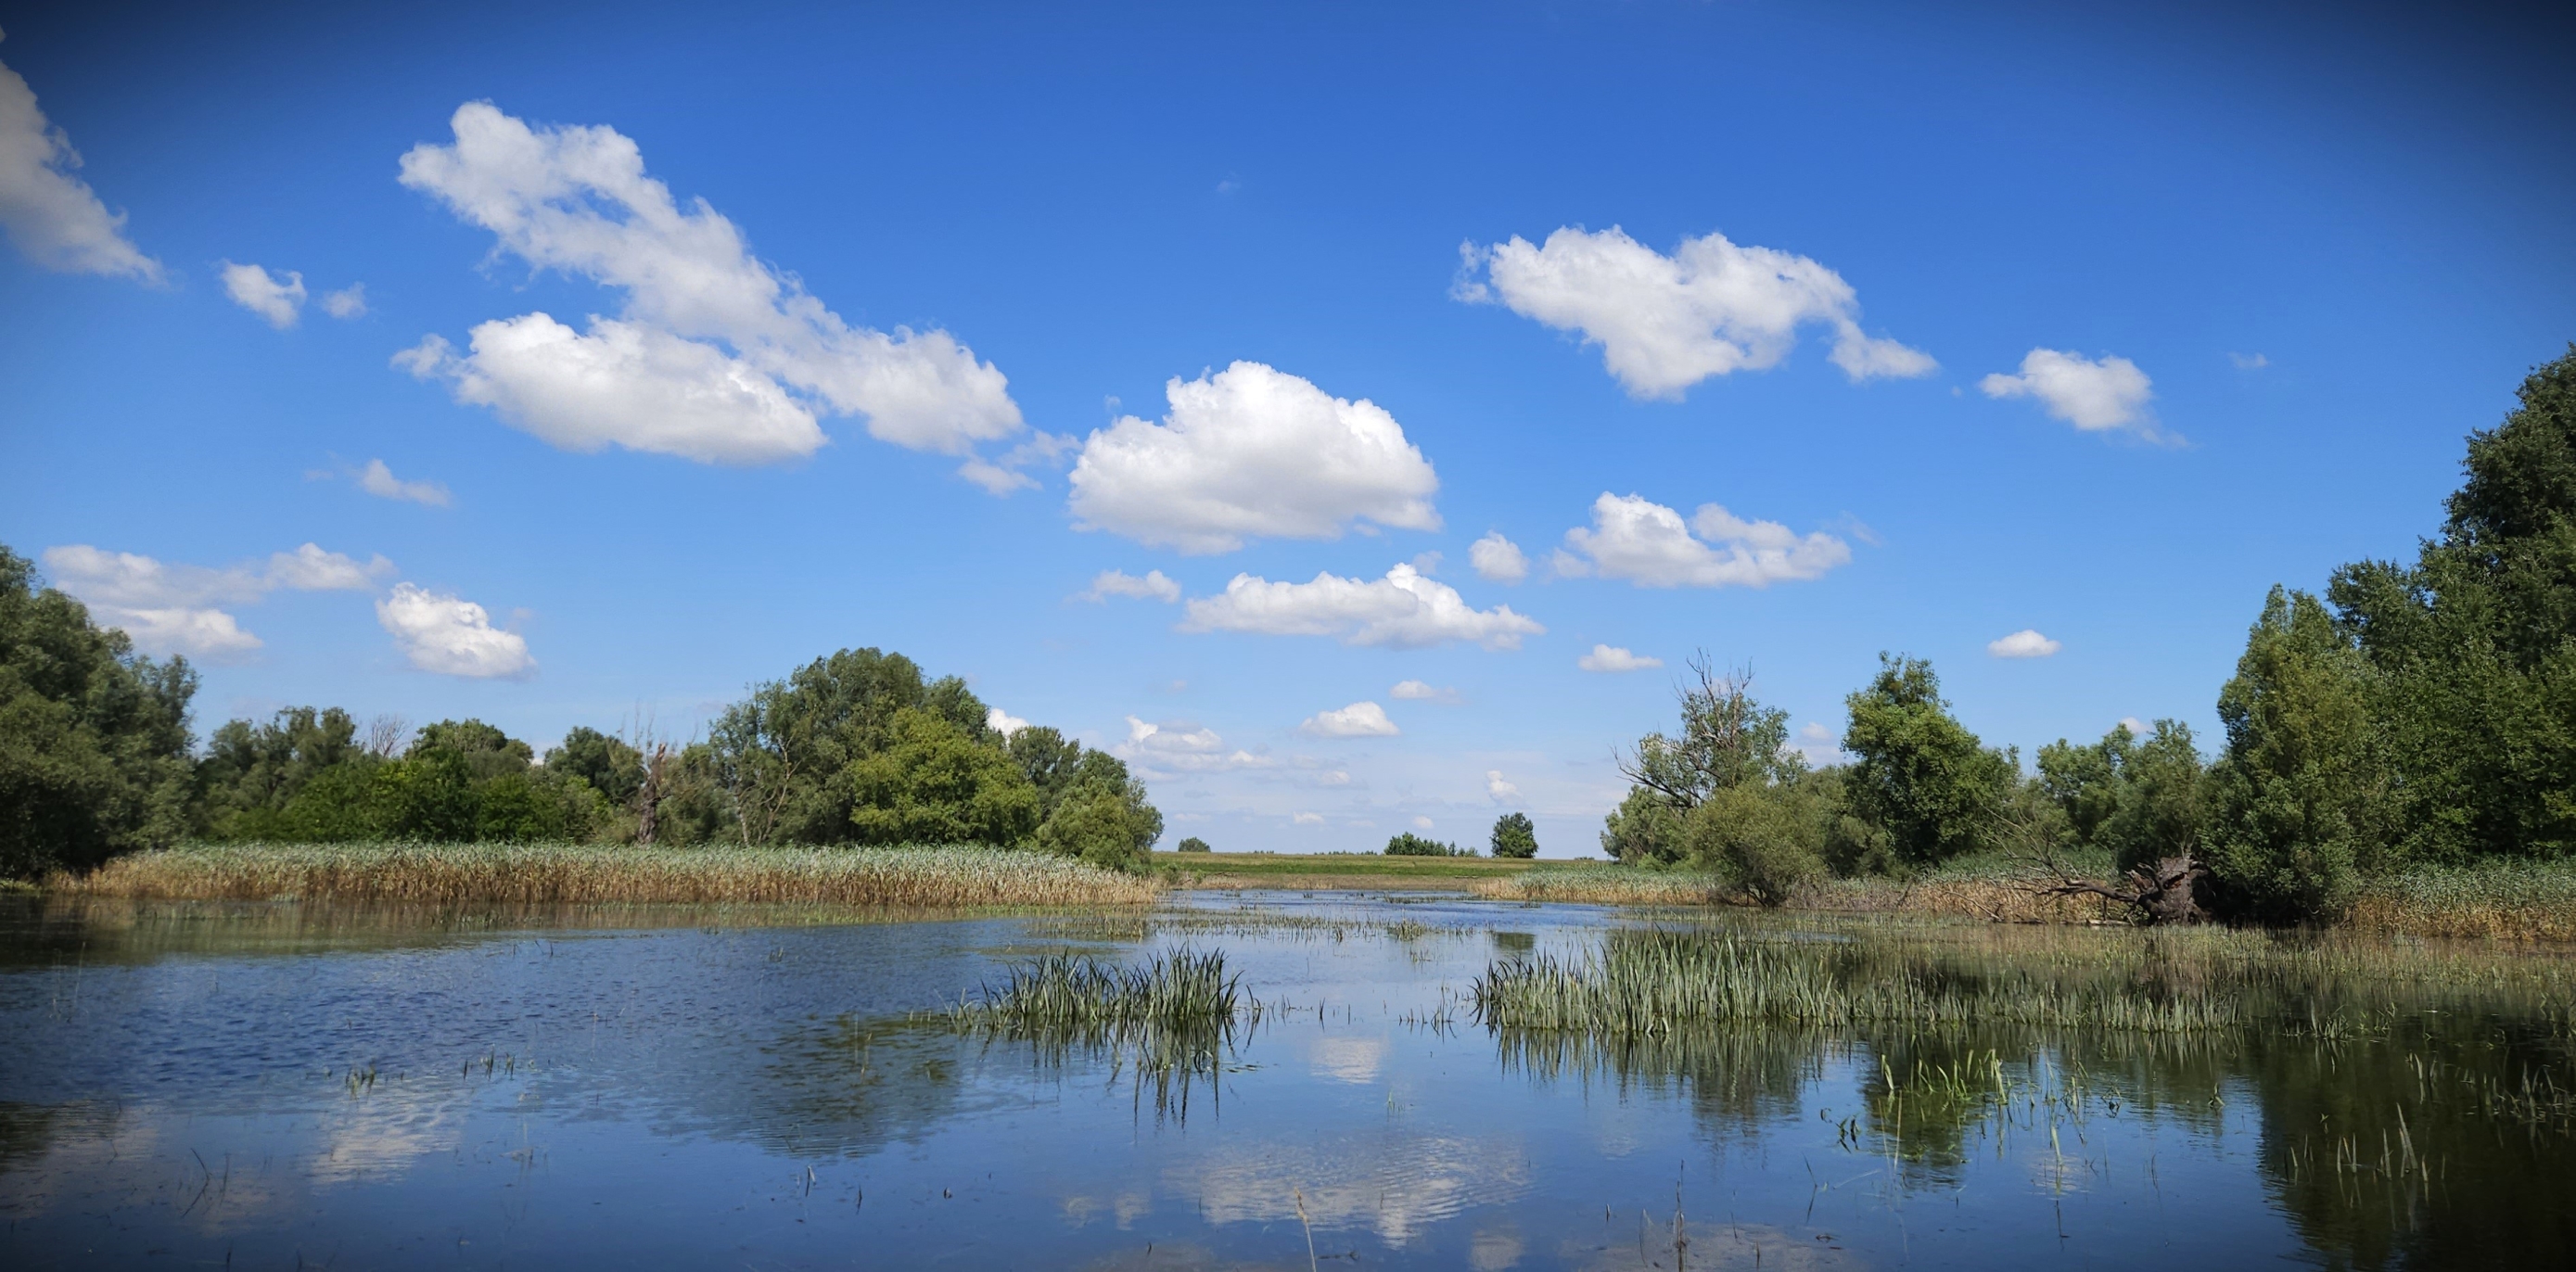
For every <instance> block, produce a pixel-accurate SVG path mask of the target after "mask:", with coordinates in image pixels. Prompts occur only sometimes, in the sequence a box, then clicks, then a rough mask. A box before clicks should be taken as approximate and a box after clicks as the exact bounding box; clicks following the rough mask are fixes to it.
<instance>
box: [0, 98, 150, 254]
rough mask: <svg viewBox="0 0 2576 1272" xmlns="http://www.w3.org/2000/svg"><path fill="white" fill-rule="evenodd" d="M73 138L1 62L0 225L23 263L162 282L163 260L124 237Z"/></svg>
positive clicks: (120, 216) (120, 219) (121, 218)
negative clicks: (84, 170) (83, 175)
mask: <svg viewBox="0 0 2576 1272" xmlns="http://www.w3.org/2000/svg"><path fill="white" fill-rule="evenodd" d="M80 166H81V157H80V152H79V151H77V150H74V149H72V142H71V138H70V137H68V136H65V135H64V133H63V130H62V129H60V128H56V127H54V126H53V124H52V123H51V122H49V121H48V120H46V118H45V112H43V111H42V110H39V109H37V107H36V91H35V90H34V89H32V88H29V87H27V81H26V78H25V77H24V76H21V75H19V74H18V73H17V72H16V71H13V70H10V69H9V68H8V67H6V66H0V226H5V227H7V229H8V231H9V241H10V242H13V243H15V244H17V245H18V250H19V251H20V252H22V253H24V254H25V255H26V257H27V259H28V260H31V261H34V262H35V263H37V264H38V265H41V266H44V267H45V268H47V269H53V270H61V271H62V272H64V273H67V274H109V275H123V276H125V277H128V278H139V279H141V280H143V281H145V282H147V283H154V282H159V281H161V263H160V262H159V261H156V260H153V259H152V258H151V257H149V256H146V255H144V254H143V251H142V249H140V248H137V247H136V246H135V245H134V244H133V242H132V241H130V240H128V239H127V238H126V237H125V214H124V213H122V212H110V211H108V210H107V205H106V204H104V203H101V202H99V198H98V195H97V194H96V193H95V192H93V191H92V190H91V189H90V188H89V183H88V182H86V181H83V180H81V179H80V178H79V177H76V176H73V175H72V170H73V169H75V168H78V167H80Z"/></svg>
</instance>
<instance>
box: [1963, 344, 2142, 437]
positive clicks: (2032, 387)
mask: <svg viewBox="0 0 2576 1272" xmlns="http://www.w3.org/2000/svg"><path fill="white" fill-rule="evenodd" d="M2153 383H2154V382H2153V381H2151V380H2149V379H2147V373H2146V372H2144V371H2141V370H2139V369H2138V364H2137V363H2134V362H2131V361H2129V360H2128V359H2127V358H2123V357H2119V356H2116V355H2114V354H2107V353H2106V354H2104V355H2102V356H2101V357H2099V358H2087V357H2085V356H2084V355H2082V354H2079V353H2067V352H2062V351H2060V350H2056V349H2033V350H2031V351H2030V352H2029V353H2027V354H2024V355H2023V356H2022V360H2021V374H2019V375H2004V374H2002V373H2001V372H1997V373H1996V374H1993V375H1990V376H1987V377H1986V378H1985V379H1982V380H1979V381H1977V387H1978V388H1979V389H1982V390H1984V391H1985V394H1986V396H1987V397H1990V398H2017V397H2026V398H2033V399H2036V400H2037V401H2038V402H2039V405H2040V409H2041V410H2044V411H2046V412H2048V414H2049V415H2050V417H2052V418H2055V419H2061V420H2064V421H2066V422H2067V423H2069V424H2072V425H2074V426H2075V427H2077V428H2079V429H2082V430H2084V431H2085V432H2088V433H2099V432H2103V431H2106V430H2109V429H2115V428H2125V429H2132V430H2135V431H2136V432H2139V433H2142V434H2144V435H2146V436H2149V437H2154V436H2156V426H2155V420H2154V417H2152V416H2151V415H2149V414H2148V412H2147V403H2148V402H2149V401H2151V400H2153V399H2154V397H2155V393H2154V391H2153V388H2152V385H2153Z"/></svg>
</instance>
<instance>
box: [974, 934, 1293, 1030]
mask: <svg viewBox="0 0 2576 1272" xmlns="http://www.w3.org/2000/svg"><path fill="white" fill-rule="evenodd" d="M1242 981H1243V977H1242V974H1241V973H1232V974H1229V973H1228V972H1227V971H1226V970H1225V955H1224V953H1223V952H1221V951H1219V952H1210V953H1205V954H1201V953H1196V952H1193V951H1190V950H1174V951H1171V952H1169V953H1164V954H1157V955H1155V956H1154V958H1153V959H1152V960H1151V961H1150V962H1147V963H1145V964H1143V965H1142V966H1133V967H1131V966H1124V965H1120V964H1115V963H1106V962H1102V961H1101V960H1099V959H1096V958H1089V957H1085V956H1082V955H1077V954H1050V955H1043V956H1040V957H1038V958H1035V959H1032V960H1030V961H1028V962H1025V963H1021V964H1018V965H1015V966H1013V967H1012V968H1011V969H1010V970H1009V971H1008V972H1007V973H1006V974H1005V975H1004V976H1003V978H1002V982H1001V984H1000V985H998V986H993V985H986V986H984V987H982V989H981V990H980V991H979V993H978V995H977V996H975V997H971V998H966V999H963V1000H961V1001H960V1002H959V1003H958V1004H957V1006H956V1007H954V1008H952V1009H951V1010H950V1013H949V1017H950V1019H951V1020H952V1021H954V1022H955V1023H956V1024H957V1025H958V1026H960V1027H962V1028H982V1029H997V1030H1001V1031H1005V1032H1011V1033H1035V1032H1048V1031H1075V1032H1081V1031H1119V1030H1133V1029H1140V1028H1167V1029H1182V1028H1192V1027H1208V1026H1215V1027H1218V1028H1221V1029H1225V1028H1231V1026H1232V1025H1233V1023H1234V1021H1235V1017H1236V1013H1237V1010H1238V1009H1239V1008H1241V1007H1243V1006H1246V1005H1248V1000H1247V999H1245V998H1244V996H1243V989H1242Z"/></svg>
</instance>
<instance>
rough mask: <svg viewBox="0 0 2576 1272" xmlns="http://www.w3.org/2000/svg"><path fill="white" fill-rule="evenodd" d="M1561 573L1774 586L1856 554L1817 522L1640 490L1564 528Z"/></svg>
mask: <svg viewBox="0 0 2576 1272" xmlns="http://www.w3.org/2000/svg"><path fill="white" fill-rule="evenodd" d="M1565 542H1566V546H1567V547H1569V548H1571V549H1572V550H1573V552H1572V554H1568V553H1564V552H1560V553H1558V554H1557V560H1556V570H1557V572H1558V573H1561V574H1598V575H1600V576H1601V577H1603V578H1610V579H1626V580H1628V581H1630V582H1631V583H1634V584H1636V585H1637V586H1639V587H1768V586H1770V585H1771V584H1773V583H1776V582H1783V581H1789V580H1797V579H1812V578H1816V577H1818V576H1819V575H1822V574H1823V573H1824V572H1825V571H1827V570H1830V569H1833V568H1834V567H1835V566H1838V565H1843V564H1845V563H1847V562H1849V561H1850V560H1851V545H1849V544H1847V543H1844V542H1843V541H1842V540H1840V539H1838V538H1835V537H1834V536H1832V535H1830V534H1826V533H1825V532H1823V531H1821V530H1818V531H1814V532H1811V533H1809V534H1805V535H1800V534H1797V533H1795V532H1793V531H1791V530H1790V529H1789V527H1787V526H1784V525H1782V524H1780V523H1779V522H1777V521H1747V520H1745V519H1743V518H1741V517H1738V516H1736V515H1735V514H1733V513H1731V512H1728V511H1727V510H1726V509H1725V508H1723V507H1720V506H1719V505H1717V504H1701V505H1700V507H1699V511H1698V512H1696V513H1693V514H1692V515H1691V519H1690V521H1689V523H1688V524H1684V522H1683V521H1682V515H1681V514H1680V513H1679V512H1676V511H1674V510H1673V509H1671V508H1667V507H1665V506H1664V505H1662V504H1659V503H1655V502H1653V501H1651V500H1648V499H1645V498H1643V497H1641V496H1638V495H1629V496H1626V497H1625V498H1622V497H1620V496H1617V495H1613V494H1611V493H1610V492H1608V491H1606V490H1605V491H1603V492H1601V497H1600V498H1598V499H1595V500H1593V501H1592V525H1591V526H1590V528H1588V529H1587V528H1584V527H1580V526H1578V527H1576V528H1575V529H1572V530H1568V531H1566V532H1565Z"/></svg>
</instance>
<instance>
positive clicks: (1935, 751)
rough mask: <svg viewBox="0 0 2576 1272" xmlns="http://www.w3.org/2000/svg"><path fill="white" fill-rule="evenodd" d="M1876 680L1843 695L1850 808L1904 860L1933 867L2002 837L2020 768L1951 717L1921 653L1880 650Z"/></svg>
mask: <svg viewBox="0 0 2576 1272" xmlns="http://www.w3.org/2000/svg"><path fill="white" fill-rule="evenodd" d="M1878 661H1879V668H1878V675H1877V677H1876V678H1874V679H1872V680H1871V681H1870V683H1869V687H1868V688H1865V689H1862V690H1861V691H1859V692H1858V693H1855V694H1853V695H1851V696H1850V697H1849V698H1846V699H1844V707H1845V708H1846V710H1848V711H1849V713H1850V717H1851V724H1850V726H1849V727H1848V728H1847V729H1846V730H1845V731H1844V733H1843V749H1844V750H1845V751H1848V752H1850V753H1852V754H1853V755H1854V756H1857V757H1858V759H1856V760H1855V761H1854V762H1853V764H1852V766H1851V771H1850V773H1849V775H1848V777H1847V779H1846V781H1845V787H1844V789H1845V797H1846V798H1847V799H1848V800H1849V802H1850V805H1851V809H1852V811H1853V812H1854V813H1855V814H1857V815H1858V816H1859V817H1860V818H1861V819H1862V820H1864V821H1865V822H1868V823H1869V824H1871V825H1872V826H1874V827H1876V828H1877V829H1878V830H1880V831H1882V832H1884V834H1885V835H1886V844H1887V851H1888V852H1889V853H1890V854H1891V855H1892V856H1893V857H1894V858H1895V860H1896V861H1897V862H1898V863H1900V864H1902V865H1906V866H1928V865H1934V864H1938V863H1940V862H1942V861H1946V860H1949V859H1950V858H1952V857H1956V856H1958V855H1960V854H1962V853H1967V852H1974V851H1977V850H1979V849H1982V848H1986V847H1989V846H1992V845H1993V844H1995V843H1996V842H1997V841H1998V840H1997V830H1998V828H1999V825H2000V818H2001V816H2002V813H2003V811H2004V800H2005V798H2006V796H2007V795H2008V794H2009V793H2010V792H2011V789H2012V786H2013V779H2014V775H2015V773H2016V771H2017V769H2018V767H2019V766H2018V765H2017V764H2016V763H2015V762H2014V760H2013V758H2012V757H2011V756H2010V755H2009V754H2007V753H2005V752H2002V751H1996V750H1992V749H1989V748H1988V747H1986V746H1985V745H1984V744H1982V743H1980V742H1979V741H1978V740H1977V735H1976V734H1974V733H1971V732H1969V731H1968V728H1967V726H1965V725H1963V724H1961V723H1959V721H1958V720H1957V718H1956V717H1953V716H1952V715H1951V714H1950V704H1949V703H1948V702H1945V701H1943V700H1942V698H1941V681H1940V678H1939V677H1938V676H1936V675H1934V674H1933V672H1932V664H1931V663H1929V662H1926V661H1924V660H1922V659H1919V658H1900V657H1891V656H1889V655H1886V654H1881V655H1879V659H1878Z"/></svg>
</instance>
